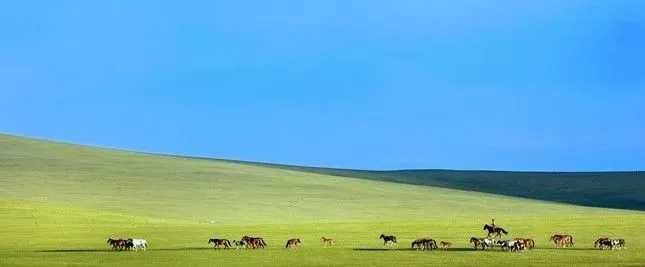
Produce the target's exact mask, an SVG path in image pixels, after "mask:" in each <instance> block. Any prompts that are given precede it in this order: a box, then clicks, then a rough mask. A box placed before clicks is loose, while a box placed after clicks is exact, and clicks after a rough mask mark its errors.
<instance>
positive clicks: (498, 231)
mask: <svg viewBox="0 0 645 267" xmlns="http://www.w3.org/2000/svg"><path fill="white" fill-rule="evenodd" d="M484 230H487V231H488V237H490V236H491V235H492V234H495V237H497V238H499V237H501V236H502V234H505V235H507V234H508V232H507V231H506V230H504V228H502V227H498V226H494V225H490V224H486V225H484Z"/></svg>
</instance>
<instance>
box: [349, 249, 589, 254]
mask: <svg viewBox="0 0 645 267" xmlns="http://www.w3.org/2000/svg"><path fill="white" fill-rule="evenodd" d="M352 250H354V251H372V252H379V251H419V252H478V251H479V252H506V253H508V252H510V251H508V250H502V249H499V248H493V249H486V250H481V249H474V248H449V249H434V250H425V251H424V250H417V249H412V248H353V249H352ZM531 250H562V251H567V250H573V251H590V250H599V249H595V248H534V249H529V250H525V251H524V252H530V251H531Z"/></svg>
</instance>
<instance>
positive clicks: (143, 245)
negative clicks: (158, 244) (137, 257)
mask: <svg viewBox="0 0 645 267" xmlns="http://www.w3.org/2000/svg"><path fill="white" fill-rule="evenodd" d="M128 243H129V244H131V246H132V249H134V250H135V251H138V250H140V249H142V250H146V249H147V248H148V241H146V240H145V239H132V238H130V239H128Z"/></svg>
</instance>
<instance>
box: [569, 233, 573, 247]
mask: <svg viewBox="0 0 645 267" xmlns="http://www.w3.org/2000/svg"><path fill="white" fill-rule="evenodd" d="M570 237H571V238H570V239H569V241H571V245H572V246H573V236H572V235H570Z"/></svg>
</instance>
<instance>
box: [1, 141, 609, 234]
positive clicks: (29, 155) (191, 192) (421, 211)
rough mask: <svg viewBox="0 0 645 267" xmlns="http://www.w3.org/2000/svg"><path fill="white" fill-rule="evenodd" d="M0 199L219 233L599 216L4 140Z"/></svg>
mask: <svg viewBox="0 0 645 267" xmlns="http://www.w3.org/2000/svg"><path fill="white" fill-rule="evenodd" d="M0 197H1V198H5V199H22V200H28V201H45V202H48V203H59V204H64V205H74V206H77V207H80V208H91V209H99V210H104V211H109V212H123V213H127V214H136V215H142V216H150V217H161V218H172V219H181V220H186V221H194V222H215V223H227V222H236V223H255V222H262V223H292V222H299V221H311V220H316V221H335V220H343V221H348V220H365V219H377V218H381V217H382V212H383V211H384V210H386V211H387V212H388V214H389V215H388V216H389V217H393V218H396V217H401V218H404V217H411V216H412V217H414V216H433V214H437V215H441V216H457V215H462V214H464V211H468V215H486V216H488V215H496V214H500V215H501V213H503V212H505V211H511V210H512V211H514V212H515V213H517V214H526V215H530V214H533V210H542V211H543V212H544V213H545V214H546V213H562V212H565V211H566V212H568V213H588V212H594V211H596V210H594V209H583V208H579V207H572V206H566V205H555V204H551V203H545V202H539V201H530V200H527V199H516V200H513V201H509V200H510V199H509V198H506V197H502V196H498V195H488V194H482V193H475V192H464V191H457V190H451V189H442V188H435V187H425V186H414V185H408V184H399V183H390V182H382V181H369V180H364V179H351V178H346V177H339V176H331V175H324V174H316V173H311V172H304V171H296V170H285V169H280V168H272V167H265V166H255V165H247V164H237V163H231V162H226V161H213V160H198V159H185V158H176V157H164V156H154V155H145V154H138V153H132V152H124V151H117V150H106V149H96V148H91V147H85V146H77V145H69V144H61V143H54V142H46V141H38V140H32V139H24V138H18V137H12V136H6V135H4V136H0ZM429 202H430V203H435V205H428V203H429ZM490 203H495V205H490ZM366 207H378V209H369V208H366ZM526 207H529V209H526ZM602 212H605V211H604V210H603V211H602ZM240 214H245V215H244V216H240Z"/></svg>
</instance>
